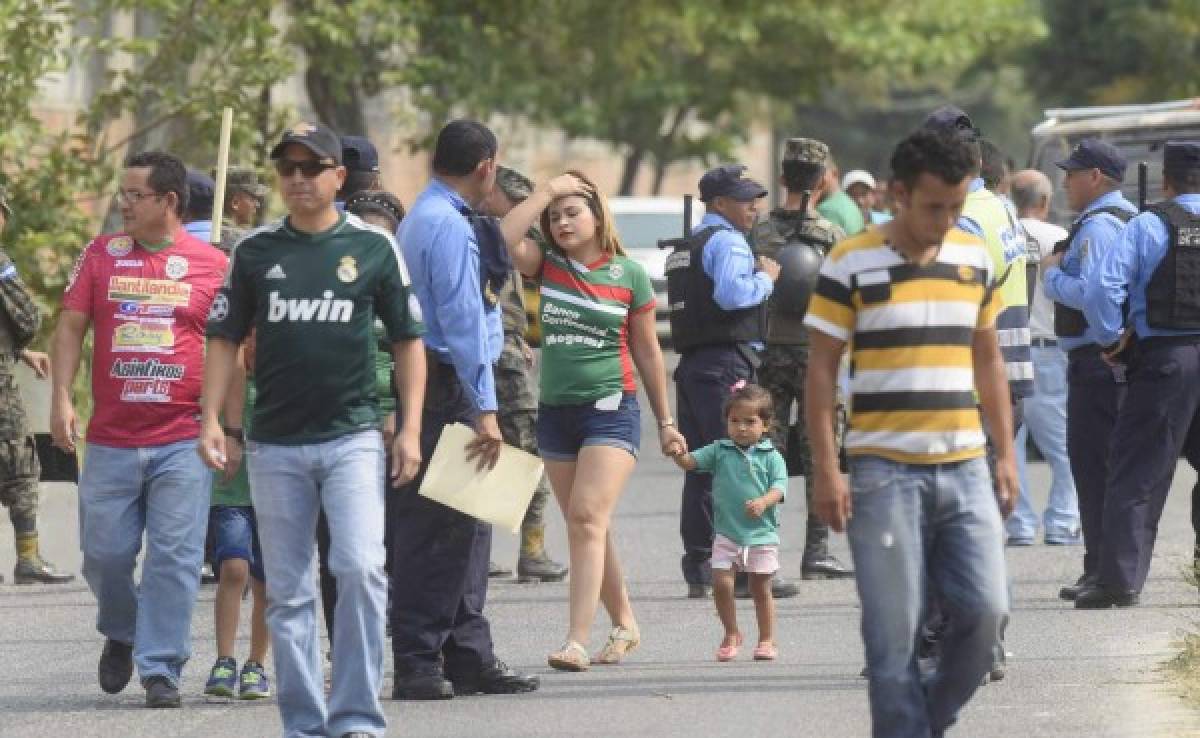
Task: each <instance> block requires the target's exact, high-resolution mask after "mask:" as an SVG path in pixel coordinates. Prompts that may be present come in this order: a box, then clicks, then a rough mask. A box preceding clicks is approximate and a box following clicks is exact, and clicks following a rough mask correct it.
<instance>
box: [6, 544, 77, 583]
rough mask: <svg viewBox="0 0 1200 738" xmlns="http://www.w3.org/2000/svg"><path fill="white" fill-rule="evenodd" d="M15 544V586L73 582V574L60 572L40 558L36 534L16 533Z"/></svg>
mask: <svg viewBox="0 0 1200 738" xmlns="http://www.w3.org/2000/svg"><path fill="white" fill-rule="evenodd" d="M16 543H17V565H16V566H15V567H14V568H13V582H15V583H16V584H66V583H67V582H72V581H74V580H75V575H74V574H66V573H64V572H60V571H58V570H57V569H56V568H54V564H51V563H50V562H48V561H46V560H45V559H43V558H42V556H41V554H40V553H39V552H38V534H37V533H18V534H17V538H16Z"/></svg>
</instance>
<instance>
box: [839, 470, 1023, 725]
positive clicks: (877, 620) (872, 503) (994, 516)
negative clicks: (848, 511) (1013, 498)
mask: <svg viewBox="0 0 1200 738" xmlns="http://www.w3.org/2000/svg"><path fill="white" fill-rule="evenodd" d="M850 487H851V494H852V496H853V516H852V517H851V518H850V524H849V529H848V533H849V539H850V549H851V551H852V552H853V554H854V569H855V572H856V575H855V576H856V579H857V583H858V596H859V599H860V600H861V601H862V636H863V641H864V644H865V646H866V655H867V671H868V678H869V695H870V700H871V724H872V736H874V738H929V737H930V736H931V735H934V736H936V735H940V734H941V733H942V732H943V731H944V730H946V728H947V727H949V726H950V725H951V724H952V723H953V722H954V721H955V719H956V717H957V715H958V711H959V710H960V709H961V708H962V706H963V705H965V704H966V702H967V700H969V699H970V697H971V695H972V694H973V693H974V692H975V689H976V688H977V687H978V686H979V685H980V683H981V682H982V679H983V676H984V675H985V674H987V673H988V670H989V669H990V668H991V666H992V647H993V644H994V643H995V639H996V633H997V632H998V629H999V627H1000V623H1001V621H1002V620H1003V618H1005V617H1006V616H1007V613H1008V589H1007V585H1006V573H1005V568H1004V540H1003V524H1002V523H1001V520H1000V513H999V510H998V508H997V506H996V499H995V496H994V494H993V491H992V480H991V475H990V473H989V472H988V467H987V462H986V461H985V460H984V459H983V458H982V457H981V458H977V459H971V460H969V461H963V462H959V463H954V464H938V465H916V464H902V463H899V462H895V461H890V460H888V459H884V458H881V457H877V456H853V457H851V459H850ZM928 588H932V589H933V591H934V593H935V594H936V597H937V601H938V603H939V605H940V607H941V609H942V612H943V614H944V615H945V618H946V620H947V621H948V625H947V629H946V632H945V634H944V636H943V639H942V641H941V644H942V656H941V659H940V660H939V662H938V667H937V671H936V672H934V674H933V675H932V676H931V677H929V678H928V680H926V681H923V680H922V677H921V673H920V671H919V669H918V665H917V647H916V644H917V638H918V635H919V633H920V629H921V624H922V622H923V621H924V612H923V610H924V608H925V603H926V590H927V589H928Z"/></svg>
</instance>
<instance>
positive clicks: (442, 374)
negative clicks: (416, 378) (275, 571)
mask: <svg viewBox="0 0 1200 738" xmlns="http://www.w3.org/2000/svg"><path fill="white" fill-rule="evenodd" d="M473 416H474V411H473V409H472V407H471V403H470V401H469V400H468V399H467V397H466V395H465V394H464V393H463V390H462V387H461V386H460V385H459V382H458V377H457V376H456V375H455V373H454V369H453V368H452V367H450V366H447V365H445V364H440V363H438V362H436V361H430V362H429V379H428V383H427V385H426V390H425V409H424V414H423V415H422V418H421V456H422V458H423V459H424V461H423V462H422V464H421V470H420V473H419V474H418V476H417V478H416V479H415V480H413V481H412V482H411V483H409V484H407V485H405V486H404V487H401V488H400V489H398V490H394V491H393V492H392V494H393V495H395V500H394V501H393V505H392V511H391V515H392V516H393V520H392V527H393V533H392V536H393V539H392V571H391V584H392V612H391V624H392V653H393V656H394V659H395V666H396V672H397V673H398V674H416V673H434V672H437V671H438V669H439V667H443V668H444V670H445V674H446V675H447V676H448V677H449V678H451V679H462V678H469V677H471V676H473V675H474V674H476V673H477V672H478V671H479V670H480V669H481V668H483V667H485V666H488V665H491V664H492V663H493V662H494V661H495V655H494V653H493V651H492V634H491V628H490V626H489V625H488V621H487V618H485V617H484V615H483V606H484V601H485V600H486V599H487V584H488V578H487V572H488V556H489V555H490V554H491V548H492V527H491V526H490V525H488V524H487V523H481V522H479V521H478V520H476V519H475V518H472V517H470V516H468V515H464V514H462V513H460V512H458V511H457V510H452V509H450V508H448V507H446V506H445V505H442V504H440V503H437V502H433V501H431V500H429V499H427V498H425V497H421V496H420V495H418V494H417V491H418V490H419V489H420V487H421V480H422V479H423V478H424V477H425V472H426V471H427V469H428V466H429V459H431V458H432V457H433V451H434V448H435V447H436V446H437V442H438V439H439V438H441V435H442V429H443V428H445V427H446V426H447V425H449V424H451V423H455V422H461V423H467V424H470V423H471V422H472V420H473ZM463 463H466V461H465V459H464V461H463ZM439 660H441V661H442V662H444V663H442V664H439Z"/></svg>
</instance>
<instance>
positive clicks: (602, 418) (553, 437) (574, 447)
mask: <svg viewBox="0 0 1200 738" xmlns="http://www.w3.org/2000/svg"><path fill="white" fill-rule="evenodd" d="M537 442H538V451H539V453H540V454H541V456H542V458H543V459H550V460H553V461H574V460H575V459H577V458H578V457H579V452H580V451H581V450H582V449H583V447H584V446H612V447H613V448H619V449H621V450H623V451H628V452H629V453H630V454H631V455H632V456H634V457H635V458H636V457H637V455H638V448H639V447H640V446H641V444H642V416H641V410H640V408H639V407H638V400H637V394H636V393H634V392H626V393H625V394H623V395H622V396H621V402H620V404H619V405H618V406H617V408H616V409H615V410H597V409H596V403H595V402H585V403H583V404H577V405H544V404H539V405H538V419H537Z"/></svg>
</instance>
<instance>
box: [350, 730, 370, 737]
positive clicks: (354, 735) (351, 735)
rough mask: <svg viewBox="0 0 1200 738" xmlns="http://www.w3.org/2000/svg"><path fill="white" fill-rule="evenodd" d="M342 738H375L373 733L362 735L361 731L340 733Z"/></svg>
mask: <svg viewBox="0 0 1200 738" xmlns="http://www.w3.org/2000/svg"><path fill="white" fill-rule="evenodd" d="M342 738H375V735H374V734H373V733H364V732H363V731H361V730H356V731H354V732H353V733H342Z"/></svg>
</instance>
